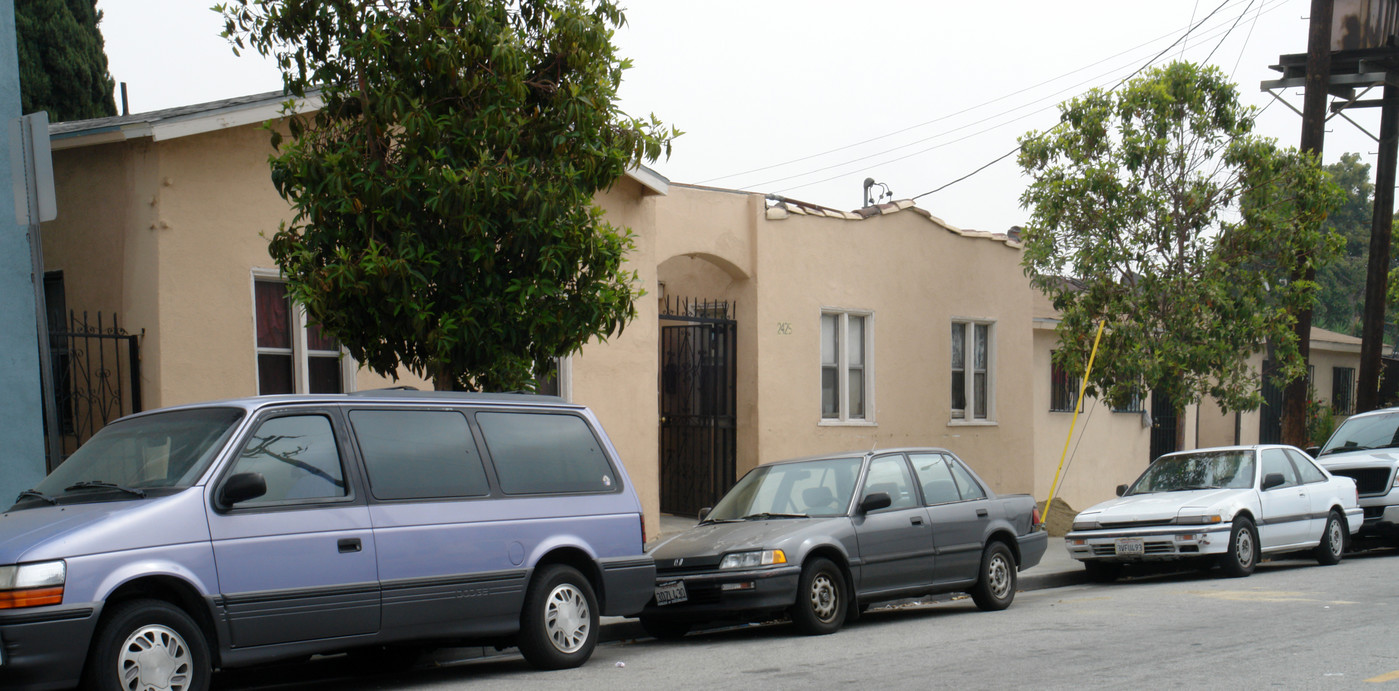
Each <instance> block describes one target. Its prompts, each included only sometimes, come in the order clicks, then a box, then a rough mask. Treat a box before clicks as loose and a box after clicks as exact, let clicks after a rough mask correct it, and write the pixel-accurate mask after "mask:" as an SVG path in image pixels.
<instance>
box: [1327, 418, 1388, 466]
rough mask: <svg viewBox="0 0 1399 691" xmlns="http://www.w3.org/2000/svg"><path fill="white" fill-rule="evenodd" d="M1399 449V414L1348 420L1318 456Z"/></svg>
mask: <svg viewBox="0 0 1399 691" xmlns="http://www.w3.org/2000/svg"><path fill="white" fill-rule="evenodd" d="M1396 447H1399V414H1384V415H1366V416H1364V417H1352V418H1347V419H1346V421H1345V422H1342V423H1341V426H1340V427H1337V428H1336V431H1335V432H1334V433H1333V434H1332V435H1331V438H1330V439H1327V440H1326V445H1325V446H1322V447H1321V452H1320V453H1318V454H1317V456H1325V455H1326V454H1331V453H1346V452H1347V451H1364V450H1366V449H1389V448H1396Z"/></svg>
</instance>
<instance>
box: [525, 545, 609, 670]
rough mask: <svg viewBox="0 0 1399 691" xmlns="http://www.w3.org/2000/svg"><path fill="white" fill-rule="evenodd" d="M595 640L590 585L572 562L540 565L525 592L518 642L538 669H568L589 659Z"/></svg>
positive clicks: (595, 607)
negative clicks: (570, 564)
mask: <svg viewBox="0 0 1399 691" xmlns="http://www.w3.org/2000/svg"><path fill="white" fill-rule="evenodd" d="M597 641H598V605H597V597H596V596H595V595H593V586H592V584H591V583H589V582H588V579H587V578H584V577H583V574H581V573H579V572H578V569H575V568H573V567H571V566H565V565H563V564H549V565H548V566H543V567H540V569H539V570H538V572H537V573H536V574H535V577H534V579H533V580H531V581H530V585H529V590H528V591H527V592H526V593H525V608H524V611H523V612H521V613H520V634H519V636H518V638H517V641H516V643H517V645H519V646H520V653H521V654H523V655H524V656H525V661H527V662H529V663H530V664H531V665H533V666H535V667H536V668H538V669H569V668H572V667H577V666H579V665H581V664H583V663H584V662H587V661H588V658H589V657H592V655H593V648H595V647H597Z"/></svg>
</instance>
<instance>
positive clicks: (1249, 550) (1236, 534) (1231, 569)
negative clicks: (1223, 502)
mask: <svg viewBox="0 0 1399 691" xmlns="http://www.w3.org/2000/svg"><path fill="white" fill-rule="evenodd" d="M1257 566H1258V531H1257V530H1255V529H1254V527H1253V521H1250V520H1249V519H1248V518H1247V517H1246V516H1235V517H1234V527H1233V529H1232V530H1230V531H1229V551H1228V552H1226V553H1225V554H1224V556H1223V557H1222V558H1221V559H1220V562H1219V567H1220V569H1221V570H1223V571H1224V575H1226V576H1229V577H1230V578H1243V577H1244V576H1247V575H1249V574H1251V573H1253V569H1254V568H1255V567H1257Z"/></svg>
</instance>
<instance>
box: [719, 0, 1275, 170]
mask: <svg viewBox="0 0 1399 691" xmlns="http://www.w3.org/2000/svg"><path fill="white" fill-rule="evenodd" d="M1254 1H1255V0H1249V4H1250V5H1252V4H1253V2H1254ZM1285 1H1286V0H1265V2H1264V5H1263V6H1260V8H1259V11H1260V14H1261V13H1262V11H1263V7H1264V6H1267V5H1269V4H1271V5H1274V9H1275V8H1276V5H1278V4H1281V3H1284V2H1285ZM1242 2H1244V0H1227V2H1226V4H1229V3H1233V4H1239V3H1242ZM1197 4H1198V0H1197ZM1211 14H1214V13H1211ZM1192 19H1193V14H1192ZM1206 20H1208V17H1206ZM1206 20H1201V22H1202V23H1203V21H1206ZM1176 33H1178V32H1176V31H1172V32H1168V33H1165V34H1162V35H1160V36H1158V37H1156V38H1153V39H1151V40H1149V41H1145V42H1143V43H1140V44H1138V45H1136V46H1133V47H1131V48H1128V49H1126V50H1123V51H1120V52H1117V53H1114V54H1112V55H1109V56H1107V57H1104V58H1102V59H1100V60H1097V61H1094V62H1091V63H1089V64H1087V65H1084V66H1082V67H1078V68H1076V69H1073V70H1070V71H1068V72H1065V73H1063V74H1060V75H1058V76H1056V77H1052V78H1050V79H1046V80H1044V81H1042V82H1039V83H1037V84H1034V85H1031V86H1029V87H1025V88H1021V89H1017V90H1016V91H1014V92H1011V93H1007V94H1004V95H1002V96H998V97H996V98H993V99H990V100H987V101H983V102H981V103H978V104H976V105H973V106H968V107H966V108H963V109H961V110H959V111H956V112H953V113H949V114H947V115H942V116H939V117H936V118H933V119H931V120H926V121H923V122H920V123H917V124H914V125H909V126H907V127H904V128H902V129H898V130H895V131H893V132H888V133H885V134H881V135H879V136H876V137H870V138H869V139H865V140H862V141H859V142H855V143H852V144H847V145H844V146H839V147H836V148H833V149H828V150H826V151H822V152H819V153H814V154H809V155H806V156H802V157H799V158H794V159H790V160H787V161H782V162H779V163H773V164H770V165H765V166H760V167H757V168H750V169H748V170H744V171H740V172H736V173H730V174H727V175H721V176H718V177H713V178H709V179H706V180H701V181H699V183H698V184H709V183H713V182H718V181H720V180H728V179H730V178H736V177H741V176H744V175H749V174H752V173H759V172H762V171H765V170H772V169H774V168H781V167H784V166H788V165H792V164H794V163H801V162H803V161H808V160H811V159H814V158H820V157H822V156H827V155H830V154H833V153H838V152H841V151H845V150H848V149H853V148H855V147H858V146H863V145H865V144H870V143H872V142H876V141H880V140H882V139H888V138H890V137H893V136H896V135H899V134H903V133H905V132H909V131H912V130H916V129H919V128H921V127H926V126H928V125H931V124H935V123H938V122H942V121H944V120H948V119H951V118H954V117H956V116H958V115H964V114H966V113H969V112H971V111H974V110H978V109H980V108H984V107H986V106H989V105H992V104H995V103H999V102H1001V101H1004V100H1006V99H1009V98H1011V97H1013V96H1016V95H1018V94H1021V93H1025V92H1027V91H1033V90H1035V89H1038V88H1040V87H1042V86H1045V85H1047V84H1051V83H1053V82H1056V81H1059V80H1061V79H1064V78H1066V77H1069V76H1071V75H1074V74H1077V73H1079V72H1082V71H1084V70H1087V69H1091V68H1093V67H1096V66H1098V65H1101V64H1103V63H1105V62H1108V61H1110V60H1113V59H1115V58H1118V57H1121V56H1123V55H1127V54H1130V53H1134V52H1136V51H1138V50H1140V49H1142V48H1144V47H1146V46H1149V45H1151V44H1153V43H1158V42H1160V41H1163V40H1165V39H1167V38H1169V37H1171V36H1173V35H1175V34H1176ZM1188 34H1189V30H1187V32H1186V34H1185V35H1188ZM1180 42H1181V41H1180V39H1179V38H1177V40H1176V41H1174V42H1173V43H1172V44H1171V46H1169V47H1168V48H1167V50H1169V49H1170V47H1174V46H1175V45H1178V44H1180ZM1157 57H1158V58H1159V55H1158V56H1157ZM1116 69H1120V68H1116ZM1100 77H1101V75H1100ZM1096 78H1098V77H1095V79H1096ZM1089 81H1091V80H1089ZM1083 83H1084V82H1079V83H1078V84H1077V85H1075V86H1078V85H1082V84H1083ZM1070 88H1072V87H1070ZM1065 90H1066V89H1061V90H1060V91H1058V92H1055V94H1051V96H1046V97H1042V98H1040V99H1036V100H1035V101H1031V102H1030V103H1029V104H1025V105H1022V106H1018V107H1016V108H1013V109H1011V111H1007V112H1013V111H1014V110H1019V109H1021V108H1024V107H1027V106H1028V105H1032V104H1033V103H1035V102H1038V101H1040V100H1044V98H1049V97H1052V96H1053V95H1057V94H1059V93H1063V91H1065ZM1003 114H1005V112H1002V113H998V114H996V115H993V116H991V117H993V118H994V117H999V116H1000V115H1003ZM920 141H926V138H925V139H924V140H920ZM916 143H918V142H913V144H916ZM910 145H912V144H909V145H905V146H910ZM874 155H878V154H874ZM857 160H864V159H863V158H862V159H857ZM791 177H799V175H797V176H788V177H786V178H779V179H780V180H782V179H790V178H791Z"/></svg>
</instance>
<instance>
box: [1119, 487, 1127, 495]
mask: <svg viewBox="0 0 1399 691" xmlns="http://www.w3.org/2000/svg"><path fill="white" fill-rule="evenodd" d="M1126 493H1127V485H1118V486H1117V496H1119V497H1120V496H1122V495H1124V494H1126Z"/></svg>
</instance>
